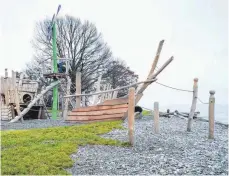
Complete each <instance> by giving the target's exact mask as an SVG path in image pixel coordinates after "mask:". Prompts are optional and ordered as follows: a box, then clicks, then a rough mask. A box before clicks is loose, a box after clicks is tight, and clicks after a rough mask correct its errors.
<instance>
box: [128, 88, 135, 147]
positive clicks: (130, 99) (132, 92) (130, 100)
mask: <svg viewBox="0 0 229 176" xmlns="http://www.w3.org/2000/svg"><path fill="white" fill-rule="evenodd" d="M134 107H135V88H133V87H131V88H130V89H129V97H128V135H129V141H130V144H131V145H132V146H133V145H134V120H135V119H134Z"/></svg>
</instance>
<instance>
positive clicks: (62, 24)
mask: <svg viewBox="0 0 229 176" xmlns="http://www.w3.org/2000/svg"><path fill="white" fill-rule="evenodd" d="M49 25H50V20H45V21H41V22H39V23H37V24H36V29H35V37H34V39H33V41H32V45H33V47H34V49H35V54H34V58H35V59H34V60H33V61H32V63H30V64H28V65H27V74H29V75H31V76H32V75H34V76H36V77H39V74H38V73H40V72H41V70H42V69H43V68H42V66H45V71H49V72H51V69H52V62H50V59H51V58H52V54H53V53H52V42H51V41H49V40H48V39H47V28H48V26H49ZM56 43H57V56H58V58H70V59H72V60H71V63H70V71H69V75H70V77H71V80H72V83H73V84H74V83H75V74H76V72H77V71H80V72H82V78H81V79H82V86H83V87H82V91H91V89H92V87H93V84H94V82H95V81H96V80H97V77H98V75H99V74H102V72H103V71H104V64H105V63H106V62H108V61H109V60H110V58H111V56H112V53H111V51H110V49H109V47H108V46H107V44H106V43H105V42H104V41H103V39H102V36H101V34H100V33H99V32H98V31H97V29H96V27H95V25H94V24H92V23H90V22H88V21H85V22H82V21H81V20H80V19H78V18H74V17H70V16H65V17H64V18H59V19H57V42H56ZM44 60H45V63H44V64H41V63H42V61H44ZM47 61H49V62H47ZM34 72H35V74H32V73H34ZM72 92H74V90H72Z"/></svg>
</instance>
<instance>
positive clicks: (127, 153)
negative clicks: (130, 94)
mask: <svg viewBox="0 0 229 176" xmlns="http://www.w3.org/2000/svg"><path fill="white" fill-rule="evenodd" d="M123 125H124V127H127V122H124V124H123ZM186 126H187V120H186V119H180V118H175V117H174V118H170V119H168V118H160V133H159V134H154V132H153V120H152V117H144V119H138V120H136V123H135V141H136V142H135V146H134V147H114V146H85V147H80V148H79V149H78V152H77V153H75V154H73V155H72V156H71V157H72V159H73V160H74V161H75V164H74V166H73V167H72V168H70V169H68V171H69V172H70V173H71V174H73V175H155V174H160V175H167V174H169V175H190V174H191V175H228V127H226V126H224V125H218V124H216V125H215V139H214V140H209V139H208V123H206V122H201V121H194V122H193V131H192V132H189V133H188V132H186ZM103 137H106V138H112V139H118V140H122V141H128V138H127V137H128V136H127V130H115V131H112V132H110V133H108V134H106V135H103Z"/></svg>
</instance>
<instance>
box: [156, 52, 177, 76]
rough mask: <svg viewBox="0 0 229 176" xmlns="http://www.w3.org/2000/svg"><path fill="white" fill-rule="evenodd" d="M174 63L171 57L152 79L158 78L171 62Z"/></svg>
mask: <svg viewBox="0 0 229 176" xmlns="http://www.w3.org/2000/svg"><path fill="white" fill-rule="evenodd" d="M172 61H173V56H172V57H170V58H169V59H168V60H167V61H166V62H165V63H164V64H163V65H162V66H161V68H159V69H158V70H157V72H156V73H155V74H153V75H152V79H154V78H156V77H157V76H158V75H159V74H160V73H161V72H162V71H163V70H164V69H165V68H166V67H167V66H168V65H169V64H170V63H171V62H172Z"/></svg>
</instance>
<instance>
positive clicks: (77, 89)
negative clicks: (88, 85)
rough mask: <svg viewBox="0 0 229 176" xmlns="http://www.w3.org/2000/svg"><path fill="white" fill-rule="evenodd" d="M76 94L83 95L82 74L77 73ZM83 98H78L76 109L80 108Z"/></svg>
mask: <svg viewBox="0 0 229 176" xmlns="http://www.w3.org/2000/svg"><path fill="white" fill-rule="evenodd" d="M76 94H81V72H76ZM80 103H81V97H80V96H77V97H76V108H79V107H80Z"/></svg>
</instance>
